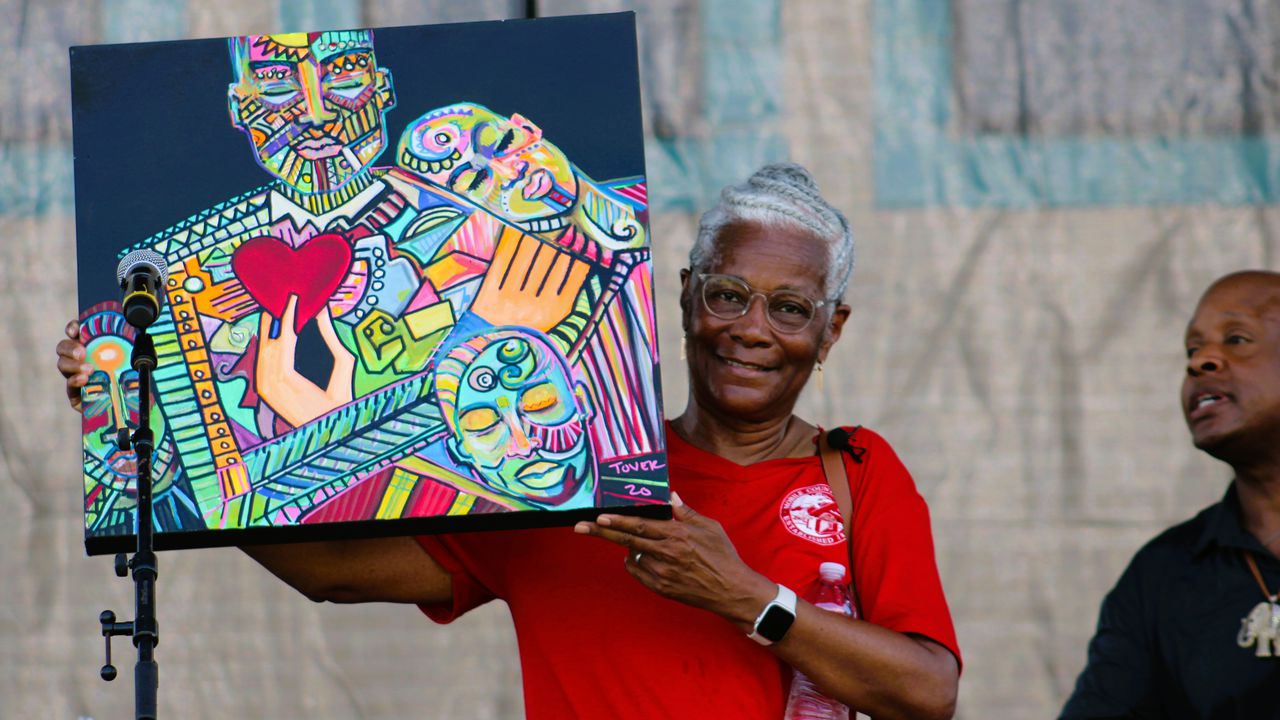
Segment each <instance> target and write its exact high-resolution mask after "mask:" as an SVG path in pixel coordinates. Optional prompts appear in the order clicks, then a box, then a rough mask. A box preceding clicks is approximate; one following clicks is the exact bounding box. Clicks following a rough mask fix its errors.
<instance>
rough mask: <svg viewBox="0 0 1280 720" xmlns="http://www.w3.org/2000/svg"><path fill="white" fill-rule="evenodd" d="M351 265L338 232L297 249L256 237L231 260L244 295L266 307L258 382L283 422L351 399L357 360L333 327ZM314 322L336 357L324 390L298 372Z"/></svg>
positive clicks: (299, 420)
mask: <svg viewBox="0 0 1280 720" xmlns="http://www.w3.org/2000/svg"><path fill="white" fill-rule="evenodd" d="M350 267H351V247H350V246H349V245H348V244H347V241H346V240H345V239H343V238H342V236H340V235H335V234H325V235H318V236H316V237H314V238H311V239H310V240H309V241H307V243H306V244H304V245H302V246H301V247H298V248H293V247H290V246H289V245H287V244H285V243H284V242H282V241H281V240H278V239H276V238H273V237H258V238H254V239H252V240H249V241H248V242H246V243H244V244H243V245H241V246H240V247H239V248H237V249H236V251H235V253H234V254H233V255H232V256H231V268H232V270H234V271H235V273H236V276H237V277H238V278H239V279H240V283H241V284H242V285H243V286H244V288H245V291H247V292H248V293H249V295H250V296H251V297H252V298H253V299H254V300H256V301H257V302H258V304H259V305H261V306H262V309H263V311H264V312H263V314H262V318H261V320H260V322H259V334H258V342H259V346H258V357H257V363H256V365H255V370H254V382H255V385H256V388H257V392H258V395H259V397H261V398H262V400H263V401H264V402H266V403H267V404H268V405H270V406H271V409H272V410H274V411H275V412H276V414H277V415H279V416H280V417H281V418H282V419H283V420H284V421H285V422H287V423H289V424H290V425H292V426H293V427H299V426H301V425H304V424H306V423H308V422H311V421H312V420H314V419H316V418H318V417H320V416H321V415H324V414H326V413H328V412H331V411H333V410H335V409H337V408H339V407H341V406H342V405H345V404H347V403H349V402H351V400H352V377H353V376H354V373H355V356H354V355H352V354H351V351H349V350H347V348H346V347H345V346H343V344H342V342H341V341H340V340H339V339H338V334H337V332H335V331H334V329H333V318H332V317H331V316H330V314H329V309H328V303H329V298H330V297H331V296H332V295H333V293H334V292H335V291H336V290H337V289H338V287H339V285H341V284H342V279H343V278H344V277H346V274H347V271H348V270H349V269H350ZM312 318H315V320H316V325H317V327H318V329H319V330H320V336H321V337H322V338H323V339H324V343H325V345H326V346H327V347H328V349H329V352H330V353H331V354H332V355H333V371H332V373H331V374H330V376H329V383H328V385H327V386H326V387H324V388H321V387H319V386H318V385H316V384H315V383H313V382H311V381H310V380H308V379H307V378H306V377H303V376H302V374H301V373H299V372H298V371H297V370H296V369H295V365H294V361H295V353H296V351H297V344H298V333H300V332H302V328H304V327H305V326H306V324H307V323H308V322H310V321H311V319H312Z"/></svg>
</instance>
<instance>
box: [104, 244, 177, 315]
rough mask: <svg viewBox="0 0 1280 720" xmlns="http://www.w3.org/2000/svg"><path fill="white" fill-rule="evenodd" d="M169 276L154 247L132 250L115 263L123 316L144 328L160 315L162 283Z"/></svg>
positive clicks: (162, 294)
mask: <svg viewBox="0 0 1280 720" xmlns="http://www.w3.org/2000/svg"><path fill="white" fill-rule="evenodd" d="M168 279H169V263H167V262H165V259H164V256H163V255H161V254H160V253H158V252H155V251H154V250H134V251H133V252H131V253H129V254H128V255H125V256H124V258H122V259H121V260H120V265H118V266H117V267H116V282H118V283H120V289H121V290H123V291H124V319H125V321H126V322H128V323H129V324H130V325H132V326H134V327H135V328H137V329H139V330H146V329H147V328H148V327H150V326H151V323H153V322H155V321H156V319H157V318H158V317H160V301H161V299H162V298H163V297H164V283H165V281H166V280H168Z"/></svg>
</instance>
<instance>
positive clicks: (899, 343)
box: [0, 0, 1280, 720]
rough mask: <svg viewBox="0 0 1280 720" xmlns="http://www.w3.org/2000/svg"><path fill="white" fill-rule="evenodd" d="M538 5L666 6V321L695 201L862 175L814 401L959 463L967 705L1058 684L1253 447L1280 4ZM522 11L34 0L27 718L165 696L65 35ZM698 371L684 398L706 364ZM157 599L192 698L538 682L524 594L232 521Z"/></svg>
mask: <svg viewBox="0 0 1280 720" xmlns="http://www.w3.org/2000/svg"><path fill="white" fill-rule="evenodd" d="M538 5H539V9H540V11H541V12H542V13H543V14H547V15H551V14H569V13H577V12H602V11H613V10H620V9H635V10H637V12H638V22H639V26H640V33H641V36H640V42H641V48H642V50H641V66H642V76H643V77H642V79H643V83H644V91H645V113H646V117H645V121H646V127H647V129H648V140H647V142H648V158H649V163H648V164H649V179H650V183H651V198H652V199H653V206H654V214H653V217H652V226H653V238H654V247H655V255H656V264H657V276H658V282H657V294H658V302H659V308H660V313H661V316H662V317H661V320H660V322H661V324H662V329H661V333H662V337H661V341H662V345H663V347H666V348H675V347H676V345H677V342H678V326H679V323H678V321H677V315H676V312H677V308H676V306H675V297H676V289H677V286H678V285H677V270H678V269H679V268H680V267H681V266H682V264H683V258H684V256H685V254H686V252H687V249H688V245H689V243H690V241H691V238H692V234H693V229H694V227H695V224H696V211H697V210H698V209H700V208H704V207H705V206H706V205H707V204H708V203H709V202H710V201H711V199H712V198H714V195H715V191H716V190H717V188H718V187H720V186H721V185H722V184H723V183H725V182H728V181H730V180H734V179H739V178H741V177H742V176H745V174H746V173H747V172H748V171H749V170H750V169H752V168H753V167H755V166H756V165H758V164H760V163H761V162H763V161H765V160H774V159H783V158H790V159H794V160H796V161H798V162H801V163H803V164H805V165H807V166H809V167H810V168H811V169H812V170H813V171H814V173H815V175H816V176H817V177H818V179H819V181H820V183H821V185H822V187H823V188H824V190H825V191H826V192H827V194H828V196H829V197H831V198H833V199H834V200H835V201H836V203H837V204H838V205H840V206H841V207H843V208H844V209H845V210H846V211H847V213H848V214H849V216H850V218H851V219H852V222H853V224H854V227H855V230H856V234H857V238H858V252H859V261H858V269H857V272H856V274H855V278H854V282H853V286H852V289H851V292H850V296H849V301H850V303H851V304H852V305H853V308H854V314H853V318H852V320H851V321H850V324H849V326H848V328H847V330H846V334H845V337H844V339H843V340H842V341H841V343H840V344H839V346H837V349H836V350H835V352H834V353H833V357H832V359H831V361H830V362H829V363H828V365H827V371H826V386H827V390H826V392H824V393H822V394H818V393H814V392H809V393H808V394H806V395H805V397H804V398H803V400H802V403H801V405H802V407H801V412H802V414H803V415H805V416H806V417H808V418H810V419H812V420H815V421H819V422H822V423H825V424H831V423H835V422H845V423H861V424H866V425H869V426H871V427H874V428H876V429H877V430H879V431H880V432H881V433H883V434H884V435H885V436H886V437H888V438H889V439H890V440H891V441H892V442H893V443H894V444H895V445H896V447H897V448H898V450H899V452H900V454H901V455H902V456H903V458H904V460H905V461H906V463H907V465H908V467H910V468H911V469H912V471H913V473H914V474H915V477H916V480H917V483H918V484H919V486H920V488H921V490H922V492H923V493H924V495H925V497H926V498H927V499H928V501H929V504H930V506H931V508H932V512H933V519H934V532H935V537H936V541H937V545H938V553H939V557H938V560H939V563H940V565H941V570H942V575H943V579H944V582H945V585H946V589H947V594H948V597H949V599H950V601H951V607H952V611H953V613H954V616H955V620H956V623H957V626H958V630H959V634H960V642H961V646H962V648H963V651H964V654H965V659H966V670H965V674H964V677H963V679H962V682H961V701H960V710H959V717H961V718H979V717H991V718H1032V717H1050V716H1052V715H1054V714H1055V713H1056V710H1057V709H1058V708H1059V707H1060V705H1061V703H1062V701H1063V700H1064V698H1065V696H1066V694H1067V693H1068V692H1069V690H1070V687H1071V684H1072V682H1073V681H1074V678H1075V675H1076V673H1077V672H1078V671H1079V670H1080V668H1081V666H1082V665H1083V662H1084V648H1085V643H1086V640H1087V638H1088V637H1089V635H1090V634H1091V630H1092V626H1093V623H1094V621H1095V619H1096V613H1097V607H1098V603H1099V601H1100V599H1101V597H1102V595H1103V593H1104V592H1105V591H1106V590H1107V589H1108V588H1109V587H1110V585H1111V584H1112V583H1113V582H1114V580H1115V578H1116V577H1117V576H1118V574H1119V572H1120V571H1121V569H1122V568H1123V566H1124V564H1125V563H1126V561H1127V560H1128V558H1129V557H1130V555H1131V554H1132V553H1133V551H1134V550H1136V549H1137V548H1138V547H1139V546H1140V545H1141V544H1142V543H1143V542H1144V541H1145V540H1146V539H1147V538H1149V537H1150V536H1152V535H1153V534H1154V533H1155V532H1156V531H1158V530H1159V529H1161V528H1163V527H1165V526H1167V525H1169V524H1171V523H1173V522H1175V521H1177V520H1179V519H1181V518H1184V517H1186V516H1189V515H1190V514H1191V513H1193V511H1195V510H1196V509H1197V508H1199V507H1201V506H1203V505H1205V504H1207V503H1209V502H1211V501H1213V500H1215V499H1216V498H1217V497H1219V496H1220V495H1221V493H1222V492H1223V490H1224V488H1225V484H1226V480H1227V479H1228V477H1229V472H1228V470H1227V469H1226V468H1225V467H1223V466H1220V465H1218V464H1216V463H1214V462H1212V461H1210V460H1209V459H1207V458H1205V457H1203V456H1201V455H1199V454H1197V453H1196V452H1194V451H1193V450H1192V449H1191V448H1190V445H1189V443H1188V440H1187V433H1186V430H1185V428H1184V427H1183V425H1182V422H1181V419H1180V414H1179V411H1178V405H1177V386H1178V382H1179V377H1180V372H1181V367H1182V360H1181V345H1180V343H1181V334H1182V330H1183V327H1184V324H1185V322H1186V320H1187V318H1188V316H1189V314H1190V312H1191V310H1192V307H1193V305H1194V303H1195V300H1196V298H1197V297H1198V295H1199V293H1200V292H1201V290H1203V288H1204V287H1205V286H1206V285H1207V284H1208V283H1209V281H1210V280H1212V279H1213V278H1214V277H1216V276H1218V275H1220V274H1222V273H1225V272H1227V271H1230V270H1233V269H1236V268H1241V267H1246V266H1266V267H1271V268H1276V267H1277V260H1276V253H1277V251H1280V241H1278V240H1277V238H1276V233H1275V228H1276V226H1277V223H1280V214H1278V213H1277V212H1276V210H1275V207H1274V202H1275V197H1274V193H1275V188H1276V187H1277V183H1276V182H1275V178H1276V168H1275V167H1274V165H1275V160H1274V159H1273V158H1275V157H1277V156H1278V155H1277V154H1276V153H1275V152H1274V150H1271V152H1267V149H1268V148H1269V147H1270V136H1269V133H1270V132H1271V130H1272V129H1273V128H1272V126H1273V121H1272V118H1273V116H1274V111H1273V108H1274V107H1275V104H1274V97H1270V96H1268V95H1267V94H1266V93H1267V92H1268V90H1267V88H1269V87H1273V86H1274V83H1273V82H1271V81H1272V80H1273V76H1274V65H1275V59H1274V58H1273V57H1272V56H1271V55H1272V54H1273V50H1272V48H1273V47H1274V46H1275V43H1274V42H1271V40H1270V38H1271V37H1272V35H1273V33H1272V31H1271V28H1273V27H1277V25H1276V23H1275V20H1274V19H1273V18H1272V15H1274V11H1271V10H1270V9H1269V7H1268V6H1267V5H1266V4H1264V3H1258V2H1248V1H1247V0H1237V1H1230V0H1219V1H1216V2H1215V1H1213V0H1187V2H1185V3H1183V4H1175V5H1174V6H1173V9H1172V10H1171V9H1169V7H1168V6H1163V7H1164V10H1161V9H1160V7H1161V6H1159V4H1158V3H1155V2H1154V0H1124V1H1123V2H1116V3H1107V4H1092V3H1089V2H1086V1H1085V0H1076V1H1074V2H1073V1H1068V0H1062V1H1061V2H1056V3H1036V4H1024V3H1020V2H1017V0H954V1H953V2H950V3H948V2H940V1H929V0H807V1H805V2H799V1H793V2H787V3H782V2H781V1H780V0H754V1H752V2H733V1H731V0H701V1H699V0H655V2H650V3H641V2H623V1H622V0H613V1H611V0H595V1H593V0H572V1H571V0H544V1H543V2H540V3H538ZM1104 6H1105V8H1106V9H1105V10H1103V9H1101V8H1103V7H1104ZM523 10H524V3H523V2H505V1H496V0H483V1H477V2H465V3H464V2H456V3H450V2H444V1H443V0H430V1H427V2H412V1H410V0H363V1H362V0H311V1H308V2H297V3H293V2H286V1H285V0H277V1H271V0H266V1H263V0H252V1H250V0H226V1H223V2H217V3H213V2H204V3H202V2H197V1H196V0H186V1H183V0H175V2H161V1H159V0H97V1H95V0H53V1H50V2H36V1H35V0H30V1H22V0H0V67H3V68H4V72H3V73H0V100H2V101H0V302H2V306H3V307H4V309H5V311H4V312H3V313H0V332H2V333H3V335H4V337H5V338H6V339H7V341H6V342H3V343H0V387H2V388H3V389H4V394H3V400H0V718H37V717H38V718H69V719H77V718H98V719H103V718H120V717H131V716H132V712H133V707H132V703H133V694H132V688H131V677H130V676H131V670H130V669H131V666H132V658H133V653H132V648H131V647H129V646H128V645H127V644H126V643H117V646H116V653H117V654H116V658H117V662H118V663H119V664H120V665H121V667H122V678H121V680H118V681H117V682H116V683H114V684H106V683H103V682H101V681H100V680H98V679H97V669H98V666H99V664H100V663H101V651H102V641H101V638H100V637H99V636H98V623H97V615H98V612H99V611H100V610H102V609H104V608H107V607H112V608H114V609H116V610H117V611H118V612H119V613H120V614H121V615H123V616H125V617H131V616H132V608H131V604H132V586H131V584H130V583H128V582H126V581H123V580H118V579H116V578H115V577H114V575H113V574H112V572H111V568H110V560H109V559H108V558H94V559H87V558H85V557H84V553H83V548H82V545H81V529H80V528H81V514H80V513H81V510H80V507H79V505H80V499H81V498H80V497H79V495H80V493H79V490H78V484H79V480H78V472H77V460H78V451H77V445H78V442H79V439H78V434H77V422H76V416H75V415H74V414H72V413H71V412H69V411H68V410H67V409H66V407H65V404H64V402H63V400H62V398H61V395H62V391H61V382H60V380H59V378H58V377H57V374H56V372H55V371H54V369H53V366H54V354H53V346H54V344H55V343H56V342H57V340H58V339H59V336H60V332H61V328H62V325H63V324H64V323H65V322H66V320H67V319H68V318H70V317H72V316H73V315H74V313H75V307H76V305H75V299H74V284H73V276H74V263H73V262H72V260H71V258H72V257H73V248H74V232H75V229H74V222H73V202H72V197H71V171H70V164H71V163H70V137H71V127H70V113H69V107H70V101H69V91H68V80H67V46H69V45H77V44H88V43H98V42H127V41H140V40H153V39H174V38H186V37H213V36H224V35H230V34H240V33H266V32H279V31H286V30H298V29H317V28H320V27H350V26H374V27H376V26H385V25H398V24H414V23H422V22H444V21H459V20H475V19H496V18H505V17H518V16H520V15H521V14H522V12H523ZM1169 37H1174V38H1175V39H1177V40H1178V42H1175V43H1166V42H1159V40H1161V39H1162V38H1164V39H1167V38H1169ZM1171 47H1173V48H1179V49H1180V50H1178V51H1176V52H1175V51H1171V50H1169V48H1171ZM1171 52H1172V53H1173V54H1172V55H1170V54H1169V53H1171ZM1064 58H1065V60H1064ZM671 355H673V354H671ZM673 360H674V358H673ZM663 379H664V390H665V391H666V401H667V403H668V414H675V413H676V412H678V411H679V410H680V408H681V407H683V400H684V394H685V391H686V387H687V383H686V380H685V378H684V376H683V369H682V368H681V367H679V366H678V365H677V364H676V363H675V362H672V364H671V365H669V366H668V367H666V368H664V374H663ZM159 600H160V612H161V627H162V629H163V641H162V643H161V645H160V647H159V648H158V651H157V657H158V659H159V660H160V664H161V677H162V684H161V694H160V702H161V704H160V709H161V715H162V716H164V717H182V718H195V719H197V720H199V719H200V718H230V717H237V718H303V717H306V718H369V719H372V718H452V717H467V718H513V717H519V716H520V708H521V700H520V692H519V669H518V667H517V664H516V659H515V649H514V642H513V639H512V635H511V631H510V620H509V618H508V615H507V613H506V610H505V608H503V607H497V606H495V607H489V608H485V609H483V610H481V611H479V612H476V613H473V614H472V615H471V616H469V617H467V618H466V619H465V620H464V621H461V622H459V623H457V624H456V625H454V626H451V627H447V628H440V627H435V626H433V625H431V624H430V623H429V622H428V621H426V620H425V619H424V618H423V617H421V616H420V614H419V613H418V612H417V610H416V609H414V608H411V607H391V606H368V607H338V606H321V605H314V604H312V603H309V602H308V601H306V600H305V599H304V598H302V597H301V596H299V595H297V594H295V593H294V592H292V591H291V590H289V589H288V588H287V587H285V586H283V585H282V584H281V583H279V582H277V581H275V580H274V578H272V577H271V576H269V575H268V574H267V573H266V572H265V571H263V570H261V569H260V568H258V567H257V566H256V565H254V564H253V563H252V562H251V561H249V560H248V559H247V558H245V557H244V556H242V555H241V554H240V553H239V552H237V551H235V550H231V549H220V550H201V551H193V552H183V553H170V554H164V555H162V557H161V575H160V580H159Z"/></svg>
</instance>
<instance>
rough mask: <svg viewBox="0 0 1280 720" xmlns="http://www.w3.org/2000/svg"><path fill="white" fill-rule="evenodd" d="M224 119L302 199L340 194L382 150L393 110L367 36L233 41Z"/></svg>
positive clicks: (385, 74) (386, 77) (387, 76)
mask: <svg viewBox="0 0 1280 720" xmlns="http://www.w3.org/2000/svg"><path fill="white" fill-rule="evenodd" d="M230 45H231V61H232V64H233V65H234V66H235V72H236V82H234V83H232V84H231V85H230V86H229V88H228V90H227V99H228V103H229V109H230V111H231V121H232V123H234V124H235V125H236V127H239V128H240V129H241V130H244V132H245V134H246V135H248V136H249V141H250V142H251V143H252V144H253V148H254V152H255V154H256V155H257V157H258V163H259V164H260V165H262V167H263V168H265V169H266V170H267V171H268V172H270V173H271V174H272V175H275V176H276V177H278V178H280V179H281V180H283V181H284V182H285V183H286V184H288V185H289V186H290V187H292V188H293V189H294V190H296V191H298V192H300V193H304V194H314V193H327V192H332V191H334V190H337V189H339V188H341V187H342V186H343V185H345V184H346V183H347V182H349V181H350V180H351V179H352V178H354V177H356V176H357V175H359V174H360V173H361V172H363V171H364V170H365V169H366V168H368V167H369V165H370V164H371V163H372V162H373V161H374V159H375V158H377V157H378V155H379V153H381V152H382V149H383V147H384V146H385V144H386V128H385V123H384V116H385V113H386V111H387V110H389V109H391V108H392V107H393V106H394V105H395V94H394V91H393V89H392V86H391V73H390V72H389V71H388V70H386V69H385V68H380V67H378V66H377V61H376V59H375V58H374V55H373V34H372V33H370V32H369V31H367V30H354V31H339V32H322V33H291V34H282V35H247V36H242V37H236V38H232V39H231V41H230Z"/></svg>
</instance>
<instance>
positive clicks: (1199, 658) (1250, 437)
mask: <svg viewBox="0 0 1280 720" xmlns="http://www.w3.org/2000/svg"><path fill="white" fill-rule="evenodd" d="M1186 348H1187V372H1186V375H1185V376H1184V378H1183V382H1182V409H1183V413H1184V415H1185V417H1186V420H1187V426H1188V427H1189V428H1190V429H1191V436H1192V440H1193V442H1194V444H1195V446H1196V447H1197V448H1199V449H1201V450H1203V451H1205V452H1207V453H1209V454H1210V455H1212V456H1213V457H1215V458H1217V459H1219V460H1222V461H1223V462H1225V463H1227V464H1228V465H1230V466H1231V468H1232V470H1234V471H1235V479H1234V480H1233V481H1232V482H1231V485H1230V487H1228V489H1227V493H1226V496H1225V497H1224V498H1223V499H1222V501H1221V502H1219V503H1216V504H1214V505H1212V506H1210V507H1208V508H1206V509H1205V510H1204V511H1202V512H1201V513H1200V514H1199V515H1197V516H1196V517H1194V518H1192V519H1191V520H1189V521H1187V522H1185V523H1183V524H1181V525H1178V526H1176V527H1173V528H1171V529H1169V530H1167V531H1165V532H1164V533H1162V534H1161V535H1160V536H1159V537H1157V538H1155V539H1154V540H1152V541H1151V542H1150V543H1148V544H1147V545H1146V546H1145V547H1143V548H1142V549H1141V550H1139V551H1138V554H1137V555H1136V556H1134V558H1133V561H1132V562H1131V563H1130V564H1129V567H1128V569H1126V570H1125V572H1124V575H1122V576H1121V578H1120V580H1119V582H1117V583H1116V586H1115V588H1114V589H1113V590H1112V591H1111V592H1110V593H1109V594H1108V595H1107V597H1106V599H1105V600H1104V601H1103V603H1102V612H1101V614H1100V616H1099V618H1098V630H1097V633H1096V634H1095V635H1094V637H1093V640H1091V641H1090V643H1089V663H1088V665H1087V666H1086V667H1085V669H1084V672H1082V673H1081V674H1080V678H1079V680H1077V682H1076V688H1075V692H1074V693H1072V695H1071V698H1070V699H1069V700H1068V701H1067V705H1066V707H1065V708H1064V709H1063V711H1062V716H1061V717H1062V718H1064V719H1065V720H1076V719H1079V718H1129V717H1137V718H1213V719H1214V720H1217V719H1220V718H1242V719H1243V718H1248V719H1249V720H1258V719H1260V718H1280V637H1278V635H1280V604H1277V598H1276V593H1277V592H1280V559H1278V556H1280V273H1274V272H1264V271H1248V272H1240V273H1234V274H1232V275H1228V276H1226V277H1224V278H1222V279H1220V280H1218V281H1217V282H1215V283H1214V284H1213V285H1211V286H1210V287H1209V289H1208V290H1207V291H1206V292H1205V294H1204V297H1202V298H1201V299H1200V304H1199V306H1197V308H1196V312H1195V315H1194V316H1193V317H1192V319H1191V324H1190V325H1189V326H1188V327H1187V335H1186Z"/></svg>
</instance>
